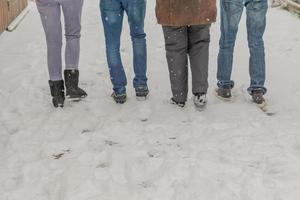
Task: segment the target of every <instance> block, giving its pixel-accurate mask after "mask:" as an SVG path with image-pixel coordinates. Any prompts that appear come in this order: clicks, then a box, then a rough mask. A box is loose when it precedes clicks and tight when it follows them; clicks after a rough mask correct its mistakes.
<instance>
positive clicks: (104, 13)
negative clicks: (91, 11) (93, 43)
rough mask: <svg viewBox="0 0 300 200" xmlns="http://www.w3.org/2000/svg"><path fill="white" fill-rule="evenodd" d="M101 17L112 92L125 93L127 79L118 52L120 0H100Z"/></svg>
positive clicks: (120, 29) (121, 21)
mask: <svg viewBox="0 0 300 200" xmlns="http://www.w3.org/2000/svg"><path fill="white" fill-rule="evenodd" d="M100 10H101V17H102V22H103V27H104V33H105V42H106V57H107V62H108V67H109V72H110V77H111V81H112V84H113V89H114V92H115V93H117V94H124V93H126V85H127V79H126V75H125V71H124V68H123V64H122V61H121V54H120V43H121V40H120V37H121V32H122V24H123V16H124V8H123V6H122V2H121V0H113V1H112V0H101V1H100Z"/></svg>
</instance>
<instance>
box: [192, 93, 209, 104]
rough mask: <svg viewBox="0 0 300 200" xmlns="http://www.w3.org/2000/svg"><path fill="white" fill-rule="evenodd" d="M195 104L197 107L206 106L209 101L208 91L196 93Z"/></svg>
mask: <svg viewBox="0 0 300 200" xmlns="http://www.w3.org/2000/svg"><path fill="white" fill-rule="evenodd" d="M193 101H194V105H195V106H196V107H204V106H205V105H206V103H207V99H206V93H196V94H194V99H193Z"/></svg>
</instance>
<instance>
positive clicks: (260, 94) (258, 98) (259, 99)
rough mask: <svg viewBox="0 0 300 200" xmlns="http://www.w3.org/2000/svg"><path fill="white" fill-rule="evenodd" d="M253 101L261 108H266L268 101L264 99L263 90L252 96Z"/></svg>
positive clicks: (255, 91) (253, 93)
mask: <svg viewBox="0 0 300 200" xmlns="http://www.w3.org/2000/svg"><path fill="white" fill-rule="evenodd" d="M251 96H252V100H253V102H254V103H255V104H257V105H258V106H260V107H263V106H265V104H266V100H265V99H264V92H263V91H262V90H254V91H253V92H252V94H251Z"/></svg>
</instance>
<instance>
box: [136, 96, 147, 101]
mask: <svg viewBox="0 0 300 200" xmlns="http://www.w3.org/2000/svg"><path fill="white" fill-rule="evenodd" d="M135 98H136V100H137V101H146V100H147V99H148V97H147V96H136V97H135Z"/></svg>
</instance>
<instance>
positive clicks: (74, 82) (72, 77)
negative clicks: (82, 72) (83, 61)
mask: <svg viewBox="0 0 300 200" xmlns="http://www.w3.org/2000/svg"><path fill="white" fill-rule="evenodd" d="M64 76H65V82H66V96H67V97H68V98H70V99H76V100H80V99H82V98H85V97H86V96H87V93H86V92H85V91H84V90H83V89H81V88H80V87H78V82H79V71H78V70H76V69H73V70H65V71H64Z"/></svg>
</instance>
